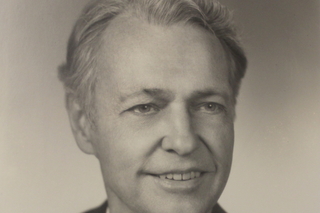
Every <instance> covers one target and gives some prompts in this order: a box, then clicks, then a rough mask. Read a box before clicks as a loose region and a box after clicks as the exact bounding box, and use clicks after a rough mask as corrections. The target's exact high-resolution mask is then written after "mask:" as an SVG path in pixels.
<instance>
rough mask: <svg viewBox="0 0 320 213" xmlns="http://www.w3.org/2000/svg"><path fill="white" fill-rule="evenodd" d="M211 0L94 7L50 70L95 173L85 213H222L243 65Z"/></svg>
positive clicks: (123, 0)
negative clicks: (63, 58) (96, 195)
mask: <svg viewBox="0 0 320 213" xmlns="http://www.w3.org/2000/svg"><path fill="white" fill-rule="evenodd" d="M230 21H231V20H230V16H229V13H228V11H227V10H226V9H225V8H224V7H223V6H221V5H220V4H219V3H218V2H213V1H211V0H193V1H191V0H100V1H94V2H93V3H91V4H90V5H89V6H87V7H86V9H85V10H84V11H83V14H82V15H81V17H80V18H79V20H78V22H77V23H76V25H75V28H74V30H73V33H72V35H71V38H70V40H69V46H68V55H67V62H66V64H64V65H63V66H61V68H60V73H59V74H60V79H61V80H62V82H63V83H64V85H65V89H66V105H67V111H68V114H69V119H70V123H71V127H72V131H73V134H74V136H75V139H76V141H77V144H78V146H79V147H80V149H81V150H82V151H83V152H85V153H87V154H92V155H95V156H96V157H97V158H98V160H99V162H100V165H101V170H102V175H103V179H104V183H105V189H106V192H107V195H108V203H105V204H104V205H103V206H101V207H100V208H98V209H95V210H93V211H92V212H103V213H104V212H110V213H144V212H146V213H179V212H184V213H209V212H224V211H223V210H222V209H221V208H220V207H219V205H218V204H217V201H218V199H219V197H220V195H221V193H222V191H223V189H224V187H225V185H226V182H227V179H228V176H229V172H230V167H231V161H232V151H233V141H234V130H233V122H234V118H235V103H236V96H237V93H238V89H239V85H240V81H241V79H242V77H243V76H244V73H245V69H246V58H245V55H244V52H243V50H242V49H241V47H240V45H239V42H238V39H237V36H236V34H235V31H234V29H233V27H232V23H230Z"/></svg>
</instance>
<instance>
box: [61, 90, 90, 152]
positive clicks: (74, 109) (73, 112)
mask: <svg viewBox="0 0 320 213" xmlns="http://www.w3.org/2000/svg"><path fill="white" fill-rule="evenodd" d="M66 108H67V112H68V115H69V121H70V125H71V129H72V132H73V136H74V137H75V140H76V142H77V144H78V147H79V148H80V149H81V150H82V151H83V152H84V153H87V154H93V155H94V154H95V149H94V145H93V138H92V137H91V135H92V134H91V131H92V129H91V125H90V122H89V119H88V118H87V115H86V113H85V111H84V110H83V109H82V108H81V106H80V104H79V101H78V100H77V98H76V97H75V95H74V94H73V93H68V94H66Z"/></svg>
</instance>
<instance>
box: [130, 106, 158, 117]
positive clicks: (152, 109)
mask: <svg viewBox="0 0 320 213" xmlns="http://www.w3.org/2000/svg"><path fill="white" fill-rule="evenodd" d="M128 111H131V112H133V113H135V114H138V115H151V114H155V113H157V112H158V111H159V108H158V107H156V106H154V105H153V104H140V105H137V106H134V107H132V108H130V109H129V110H128Z"/></svg>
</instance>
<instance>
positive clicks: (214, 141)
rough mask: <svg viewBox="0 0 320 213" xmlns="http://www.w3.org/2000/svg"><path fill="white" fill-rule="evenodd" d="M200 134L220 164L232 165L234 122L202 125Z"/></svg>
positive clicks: (224, 165)
mask: <svg viewBox="0 0 320 213" xmlns="http://www.w3.org/2000/svg"><path fill="white" fill-rule="evenodd" d="M200 136H201V137H202V138H203V140H204V143H206V145H207V146H208V148H209V149H210V151H211V152H212V153H213V156H214V158H215V160H216V161H217V163H218V164H220V165H222V166H223V167H230V166H231V162H232V153H233V145H234V128H233V123H232V122H225V123H224V122H222V123H216V124H214V125H212V126H205V127H204V126H202V128H201V132H200Z"/></svg>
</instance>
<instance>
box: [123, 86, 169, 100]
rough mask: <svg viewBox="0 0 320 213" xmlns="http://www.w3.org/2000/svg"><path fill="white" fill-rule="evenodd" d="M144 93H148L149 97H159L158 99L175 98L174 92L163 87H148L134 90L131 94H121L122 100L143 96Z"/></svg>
mask: <svg viewBox="0 0 320 213" xmlns="http://www.w3.org/2000/svg"><path fill="white" fill-rule="evenodd" d="M142 95H147V96H149V97H152V98H158V99H162V100H171V99H173V96H174V95H173V94H172V92H170V91H166V90H163V89H158V88H148V89H147V88H145V89H142V90H140V91H137V92H134V93H131V94H125V95H122V96H120V101H121V102H125V101H127V100H128V99H132V98H135V97H138V96H142Z"/></svg>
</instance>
